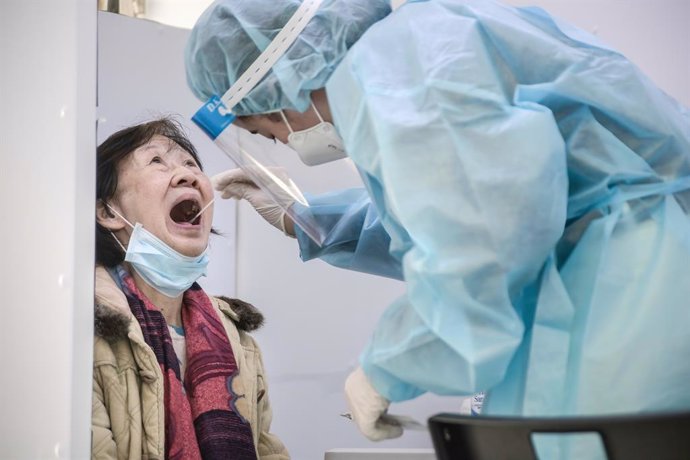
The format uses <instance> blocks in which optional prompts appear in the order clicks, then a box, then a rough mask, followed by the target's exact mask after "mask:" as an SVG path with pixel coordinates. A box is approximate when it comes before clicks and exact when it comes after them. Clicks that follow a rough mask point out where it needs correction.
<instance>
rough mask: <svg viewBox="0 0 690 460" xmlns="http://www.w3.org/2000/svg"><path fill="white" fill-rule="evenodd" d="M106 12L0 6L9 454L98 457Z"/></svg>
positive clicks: (3, 403) (78, 1)
mask: <svg viewBox="0 0 690 460" xmlns="http://www.w3.org/2000/svg"><path fill="white" fill-rule="evenodd" d="M95 38H96V8H95V3H94V2H93V1H91V0H62V1H60V2H55V1H52V0H30V1H27V0H3V1H2V2H0V158H2V164H1V165H0V176H1V179H0V196H1V197H2V198H0V199H1V200H2V213H3V218H2V226H0V241H2V244H3V247H2V272H1V273H0V291H1V292H2V294H1V296H0V298H1V299H2V300H0V325H1V326H2V327H1V328H0V331H1V332H0V369H2V371H1V375H2V377H1V378H0V408H1V411H2V415H1V416H0V458H2V459H28V460H35V459H51V458H52V459H56V458H65V459H86V458H89V457H90V441H91V436H90V419H91V362H92V340H93V319H92V312H93V254H94V250H93V241H94V238H93V223H94V199H93V196H94V195H93V190H94V185H95V184H94V167H95V157H94V148H95V130H94V127H95V106H96V74H95V71H96V40H95Z"/></svg>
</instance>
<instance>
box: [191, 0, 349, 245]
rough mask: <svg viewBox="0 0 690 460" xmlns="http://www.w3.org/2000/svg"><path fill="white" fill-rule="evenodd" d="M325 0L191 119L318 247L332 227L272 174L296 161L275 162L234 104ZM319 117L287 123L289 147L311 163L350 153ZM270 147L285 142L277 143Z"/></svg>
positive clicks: (309, 1)
mask: <svg viewBox="0 0 690 460" xmlns="http://www.w3.org/2000/svg"><path fill="white" fill-rule="evenodd" d="M321 1H322V0H305V1H303V2H302V3H301V4H300V6H299V8H298V9H297V11H296V12H295V13H294V14H293V16H292V17H291V18H290V20H289V21H288V22H287V24H286V25H285V26H284V27H283V29H281V31H280V32H279V33H278V35H277V36H276V37H275V38H274V39H273V41H272V42H271V43H270V44H269V46H268V47H267V48H266V49H265V50H264V51H263V52H262V53H261V55H260V56H259V57H258V58H257V59H256V60H255V61H254V62H253V63H252V65H251V66H249V68H248V69H247V70H246V71H245V72H244V73H243V74H242V76H240V78H239V79H238V80H237V81H236V82H235V83H234V84H233V85H232V87H231V88H230V89H229V90H228V91H227V92H226V93H225V94H224V95H223V96H222V97H218V96H213V97H212V98H211V99H209V101H208V102H207V103H206V104H204V105H203V106H202V107H201V108H200V109H199V110H198V111H197V112H196V114H195V115H194V116H193V117H192V120H193V121H194V122H195V123H196V124H197V125H198V126H199V127H200V128H201V129H202V130H203V131H204V132H205V133H206V134H207V135H208V136H209V137H210V138H211V139H212V140H213V142H214V143H215V144H216V146H218V147H219V148H220V149H221V151H222V152H223V153H225V154H226V155H227V156H228V157H229V158H230V159H231V160H232V161H233V162H234V163H235V164H236V165H237V166H239V167H240V168H241V169H242V170H243V171H244V172H245V173H246V174H247V175H248V176H249V177H250V178H251V179H252V181H253V182H254V183H255V184H256V185H257V186H258V187H259V188H261V189H262V190H263V191H264V192H265V193H266V194H267V195H268V196H269V197H271V199H272V200H273V201H274V202H275V203H276V204H277V205H278V206H279V207H280V208H281V209H282V210H283V211H285V213H286V214H287V215H288V216H289V217H290V218H291V219H292V221H293V222H294V223H295V225H296V226H298V227H299V228H300V229H301V230H302V231H303V232H304V234H306V235H307V236H308V237H309V238H310V239H311V240H312V241H314V242H315V243H316V244H317V245H322V244H323V243H324V241H325V240H326V238H327V237H328V234H329V232H330V230H328V229H327V228H328V227H327V225H325V224H324V223H323V220H322V219H319V217H318V216H317V214H316V213H314V208H312V207H310V205H309V203H308V201H307V200H306V199H305V197H304V195H303V194H302V192H301V191H300V190H299V189H298V188H297V187H296V185H295V184H294V183H293V182H292V181H291V180H289V179H288V180H287V181H286V180H284V179H282V178H281V177H279V176H278V175H276V174H274V173H273V172H272V171H273V170H274V168H273V166H279V167H282V168H284V167H285V166H286V162H287V163H289V162H290V161H291V160H290V159H289V158H286V156H281V157H280V158H281V160H279V161H278V162H276V161H275V158H274V157H271V148H266V145H265V144H262V141H264V142H265V141H266V139H263V138H261V136H255V135H251V134H249V133H248V132H245V131H244V130H243V129H240V128H238V127H236V126H232V124H233V121H234V120H235V118H236V116H235V115H234V114H233V113H232V108H233V107H235V106H236V105H237V104H238V103H239V102H240V101H241V100H242V98H244V97H245V96H246V95H247V94H248V93H249V91H251V90H252V89H253V88H254V87H255V86H256V85H257V84H258V82H259V81H260V80H261V79H262V78H263V77H264V76H265V75H266V73H267V72H268V71H269V70H271V68H272V67H273V65H274V64H275V63H276V62H277V61H278V59H279V58H280V57H281V56H283V55H284V54H285V52H286V50H287V49H288V48H289V47H290V45H292V43H294V41H295V40H296V38H297V37H298V36H299V34H300V33H301V32H302V30H303V29H304V27H305V26H306V25H307V23H308V22H309V21H310V20H311V18H312V17H313V16H314V14H315V13H316V11H317V10H318V8H319V6H320V5H321ZM314 109H315V107H314ZM317 115H318V116H319V119H320V120H321V122H320V123H318V124H317V125H316V126H314V127H312V128H309V129H307V130H301V131H293V130H292V127H290V126H288V127H289V129H290V131H291V133H290V136H289V138H288V141H289V143H288V145H289V146H290V147H292V148H293V150H295V151H297V153H298V155H300V158H301V159H302V160H303V163H304V164H306V165H309V166H312V165H317V164H321V163H323V162H324V161H332V160H336V159H339V158H344V157H345V151H344V148H343V145H342V140H341V139H340V136H338V134H337V132H336V130H335V127H333V125H332V124H330V123H327V122H325V121H324V120H323V118H322V117H321V115H320V114H319V113H318V112H317ZM288 125H289V124H288ZM257 138H261V139H257ZM270 147H283V146H282V144H281V145H279V146H275V145H273V144H272V145H271V146H270ZM288 177H289V175H288Z"/></svg>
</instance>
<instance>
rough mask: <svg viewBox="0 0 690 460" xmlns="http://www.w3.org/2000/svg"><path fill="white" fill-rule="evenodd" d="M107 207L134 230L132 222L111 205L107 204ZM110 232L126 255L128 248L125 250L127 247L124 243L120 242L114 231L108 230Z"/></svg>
mask: <svg viewBox="0 0 690 460" xmlns="http://www.w3.org/2000/svg"><path fill="white" fill-rule="evenodd" d="M105 205H106V206H107V207H108V209H110V210H111V211H112V212H114V213H115V214H116V215H117V217H119V218H120V219H122V220H124V221H125V222H127V225H129V226H130V227H132V228H134V225H132V223H131V222H130V221H128V220H127V219H125V218H124V216H123V215H122V214H120V213H119V212H117V211H115V209H114V208H113V207H112V206H110V204H108V203H106V204H105ZM108 232H110V234H111V235H112V236H113V238H115V241H117V244H119V245H120V247H121V248H122V250H123V251H124V252H125V253H127V248H125V245H124V244H122V243H121V242H120V240H119V239H118V238H117V237H116V236H115V234H114V233H113V231H112V230H108Z"/></svg>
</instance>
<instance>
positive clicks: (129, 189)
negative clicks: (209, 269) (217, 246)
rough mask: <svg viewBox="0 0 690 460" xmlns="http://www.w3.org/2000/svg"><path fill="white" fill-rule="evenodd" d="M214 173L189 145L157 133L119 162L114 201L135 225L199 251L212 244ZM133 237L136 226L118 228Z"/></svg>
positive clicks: (183, 249)
mask: <svg viewBox="0 0 690 460" xmlns="http://www.w3.org/2000/svg"><path fill="white" fill-rule="evenodd" d="M212 199H213V189H212V187H211V182H210V180H209V178H208V177H207V176H206V174H204V173H203V172H202V171H201V169H200V168H199V165H198V164H197V163H196V161H195V160H194V157H193V156H192V155H190V154H189V153H188V152H187V151H186V150H184V149H182V148H181V147H180V146H178V145H177V144H176V143H174V142H173V141H171V140H170V139H168V138H167V137H164V136H160V135H156V136H154V137H153V138H152V139H151V141H150V142H149V143H147V144H144V145H143V146H141V147H139V148H138V149H136V150H135V151H134V152H132V153H131V154H130V155H129V156H128V157H126V158H125V159H124V160H122V162H120V164H119V165H118V186H117V191H116V192H115V196H114V197H113V199H112V201H111V203H110V205H111V206H113V207H115V209H116V210H117V211H118V212H119V213H120V214H122V215H123V216H124V217H125V218H126V219H127V220H129V221H130V222H131V223H132V224H133V225H135V224H136V223H137V222H139V223H141V224H142V225H143V226H144V228H145V229H146V230H148V231H149V232H151V233H153V234H154V235H156V236H157V237H158V238H160V239H161V240H163V241H164V242H165V243H166V244H168V245H169V246H170V247H172V248H173V249H175V250H176V251H177V252H179V253H181V254H184V255H186V256H190V257H194V256H198V255H199V254H201V253H202V252H203V251H204V250H205V249H206V247H207V246H208V238H209V234H210V232H211V222H212V220H213V205H211V206H209V208H208V209H207V210H206V211H204V212H203V213H202V214H201V216H199V217H198V218H197V219H194V220H192V218H193V217H194V216H195V215H196V214H197V213H198V212H199V211H200V210H201V209H202V208H203V207H204V206H206V205H207V204H208V203H209V202H210V201H211V200H212ZM115 234H116V236H117V237H118V238H119V239H120V241H123V243H124V242H125V241H127V242H129V237H130V235H131V234H132V228H131V227H130V226H129V225H127V224H124V226H123V227H122V228H121V229H119V230H117V231H116V232H115Z"/></svg>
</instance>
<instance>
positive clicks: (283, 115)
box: [280, 110, 295, 134]
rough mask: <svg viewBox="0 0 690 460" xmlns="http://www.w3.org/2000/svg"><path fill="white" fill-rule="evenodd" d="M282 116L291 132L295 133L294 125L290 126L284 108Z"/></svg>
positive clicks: (281, 112)
mask: <svg viewBox="0 0 690 460" xmlns="http://www.w3.org/2000/svg"><path fill="white" fill-rule="evenodd" d="M280 116H281V117H283V121H284V122H285V124H286V125H287V127H288V129H289V130H290V134H295V132H294V131H293V130H292V126H290V122H288V120H287V117H286V116H285V113H284V112H283V111H282V110H281V111H280Z"/></svg>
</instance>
